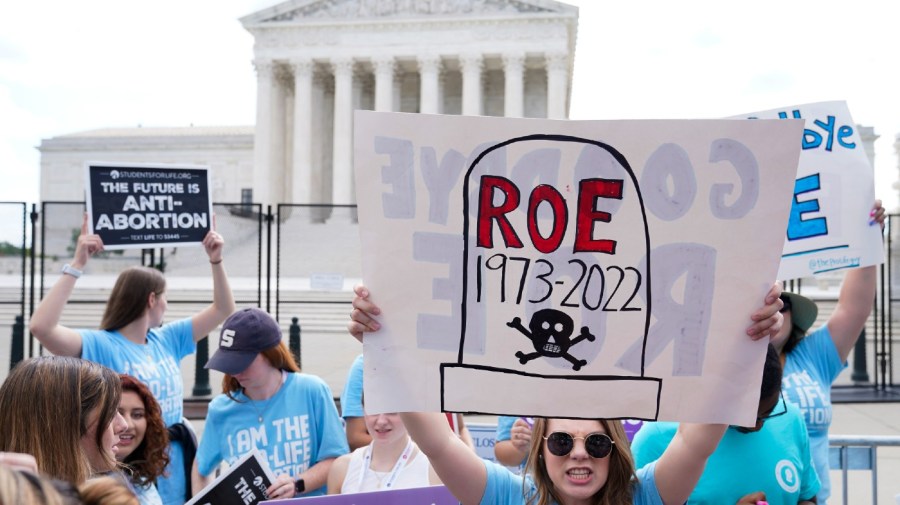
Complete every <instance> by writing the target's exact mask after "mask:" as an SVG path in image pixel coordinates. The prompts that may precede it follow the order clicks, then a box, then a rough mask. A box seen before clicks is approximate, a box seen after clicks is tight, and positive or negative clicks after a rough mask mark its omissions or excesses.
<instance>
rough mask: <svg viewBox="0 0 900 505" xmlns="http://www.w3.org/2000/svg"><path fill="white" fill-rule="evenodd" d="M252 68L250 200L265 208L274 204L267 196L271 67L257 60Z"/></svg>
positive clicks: (270, 135)
mask: <svg viewBox="0 0 900 505" xmlns="http://www.w3.org/2000/svg"><path fill="white" fill-rule="evenodd" d="M253 66H254V67H255V68H256V129H255V133H254V137H253V201H254V202H255V203H261V204H263V212H265V211H266V208H265V206H266V205H268V204H272V203H274V202H273V201H272V196H271V187H270V171H271V169H272V167H271V164H272V150H271V144H272V108H273V107H272V86H273V84H274V80H275V79H274V76H275V66H274V65H273V64H272V62H271V61H266V60H257V61H254V62H253Z"/></svg>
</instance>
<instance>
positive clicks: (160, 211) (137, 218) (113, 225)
mask: <svg viewBox="0 0 900 505" xmlns="http://www.w3.org/2000/svg"><path fill="white" fill-rule="evenodd" d="M209 192H210V185H209V170H208V169H207V168H206V167H201V166H194V165H146V164H122V163H98V162H88V163H86V164H85V193H86V194H85V199H86V203H87V212H88V224H89V231H90V232H91V233H96V234H97V235H100V238H102V239H103V246H104V247H105V248H106V249H135V248H148V247H156V246H162V245H171V244H178V245H191V244H200V243H201V242H202V241H203V237H205V236H206V233H207V232H208V231H209V230H210V227H211V226H212V200H211V198H210V193H209Z"/></svg>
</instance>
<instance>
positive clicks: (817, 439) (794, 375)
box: [781, 326, 847, 505]
mask: <svg viewBox="0 0 900 505" xmlns="http://www.w3.org/2000/svg"><path fill="white" fill-rule="evenodd" d="M846 367H847V363H846V362H843V363H842V362H841V357H840V356H839V355H838V350H837V347H835V345H834V340H833V339H832V338H831V333H830V332H829V331H828V326H823V327H821V328H819V329H818V330H816V331H814V332H812V333H810V334H809V335H807V336H806V338H804V339H803V340H801V341H800V342H799V343H798V344H797V347H795V348H794V349H793V350H792V351H791V352H789V353H788V354H787V357H786V359H785V362H784V375H783V377H782V379H781V385H782V389H783V390H784V397H785V398H786V399H787V400H788V401H789V402H791V403H793V404H794V405H796V406H797V407H798V408H799V409H800V413H801V415H802V416H803V420H804V421H805V422H806V429H807V431H808V432H809V445H810V451H811V452H812V458H813V463H814V464H815V467H816V472H818V474H819V480H820V481H821V482H822V488H821V489H820V490H819V494H818V495H817V496H816V498H817V501H818V503H819V505H824V504H825V503H826V500H828V497H829V496H830V495H831V479H830V478H829V474H828V429H829V427H830V426H831V415H832V408H831V384H832V383H833V382H834V381H835V379H837V376H838V375H839V374H840V373H841V371H842V370H843V369H844V368H846Z"/></svg>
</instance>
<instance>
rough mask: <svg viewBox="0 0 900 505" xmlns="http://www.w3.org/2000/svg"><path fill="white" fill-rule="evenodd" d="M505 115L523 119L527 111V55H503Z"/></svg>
mask: <svg viewBox="0 0 900 505" xmlns="http://www.w3.org/2000/svg"><path fill="white" fill-rule="evenodd" d="M503 72H504V74H503V75H504V77H503V80H504V85H505V89H504V93H503V115H504V116H506V117H522V116H523V115H524V110H525V86H524V79H525V53H507V54H504V55H503Z"/></svg>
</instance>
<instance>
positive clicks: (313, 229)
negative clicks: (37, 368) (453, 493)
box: [0, 202, 900, 401]
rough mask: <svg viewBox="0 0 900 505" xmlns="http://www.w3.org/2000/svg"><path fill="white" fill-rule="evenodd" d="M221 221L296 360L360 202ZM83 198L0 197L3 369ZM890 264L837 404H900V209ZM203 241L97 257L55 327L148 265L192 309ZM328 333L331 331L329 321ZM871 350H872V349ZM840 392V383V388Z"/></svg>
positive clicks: (349, 240) (242, 290) (349, 253)
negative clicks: (129, 270) (898, 321)
mask: <svg viewBox="0 0 900 505" xmlns="http://www.w3.org/2000/svg"><path fill="white" fill-rule="evenodd" d="M214 212H215V214H216V226H217V229H218V230H219V231H220V232H221V233H222V235H223V236H224V237H225V239H226V249H225V257H226V259H227V263H226V264H227V268H228V274H229V279H230V281H231V283H232V289H233V291H234V293H235V301H236V303H237V304H238V306H250V305H252V306H257V307H262V308H264V309H266V310H267V311H268V312H270V313H271V314H273V315H274V316H275V318H276V319H277V320H278V321H279V322H280V323H282V325H283V326H285V327H287V328H288V334H289V342H290V346H291V349H292V350H293V351H294V352H295V353H296V354H297V357H298V359H301V358H302V356H301V349H302V348H303V346H302V345H301V334H302V333H301V326H300V324H301V323H300V322H301V321H302V325H303V328H302V329H303V331H306V330H307V329H310V328H311V329H313V330H316V329H320V330H321V329H324V328H332V329H333V328H334V327H336V326H343V324H345V322H346V313H347V311H346V309H347V308H348V307H347V304H348V302H349V301H350V295H349V294H348V291H347V288H348V287H349V286H351V285H352V284H353V283H354V282H356V281H357V280H358V279H360V278H361V276H362V273H361V266H360V265H361V250H360V242H359V230H358V225H357V214H356V207H355V206H352V205H343V206H341V205H336V206H332V205H293V204H279V205H277V206H276V207H275V209H274V212H273V208H272V207H271V206H268V207H266V208H263V206H262V205H260V204H247V203H215V204H214ZM83 213H84V203H83V202H44V203H42V204H41V205H40V207H38V206H37V205H30V206H29V205H28V204H26V203H24V202H0V217H2V218H3V221H2V222H3V223H4V228H5V235H4V236H3V237H2V240H0V359H3V358H5V359H4V361H6V363H2V362H0V371H2V372H4V373H2V374H0V375H3V376H5V371H6V370H4V368H5V366H4V365H6V364H8V365H9V368H11V367H12V366H14V365H15V363H17V362H18V361H20V360H22V359H24V358H26V357H30V356H35V355H38V354H40V353H41V352H42V351H41V349H40V345H39V344H38V343H36V341H35V340H34V339H32V338H31V337H30V335H28V332H27V327H26V322H27V320H28V317H29V316H30V315H31V313H32V312H33V311H34V308H35V307H36V304H37V303H39V301H40V299H41V298H42V297H43V296H44V294H45V293H46V291H47V290H48V289H49V288H50V286H51V285H52V280H53V279H55V276H57V275H58V272H59V270H60V268H61V266H62V265H63V264H64V263H66V262H67V261H69V260H70V259H71V257H72V255H73V254H74V248H75V242H76V240H77V238H78V234H79V232H80V229H81V222H82V216H83ZM887 230H888V231H887V233H886V234H885V236H886V239H885V251H886V257H887V261H886V263H885V264H884V265H882V266H881V267H880V282H879V289H878V295H877V300H876V305H875V310H874V311H873V313H872V316H871V318H870V321H869V324H868V325H867V330H866V335H865V338H862V339H860V343H859V344H858V346H857V348H856V350H855V352H854V357H853V362H852V363H853V365H852V366H853V378H852V382H853V384H852V385H848V386H846V387H844V388H836V393H835V401H873V400H874V401H898V400H900V396H898V394H900V391H898V389H897V386H898V385H897V383H896V379H895V377H894V373H893V368H894V360H893V356H894V353H893V347H894V345H895V344H896V341H895V329H894V323H893V322H894V313H893V311H894V305H895V304H896V303H898V302H900V300H898V299H895V297H894V292H893V286H894V285H895V284H897V285H900V278H895V276H897V275H900V273H897V272H895V269H894V268H893V264H894V258H895V256H898V255H900V251H898V252H897V253H895V251H894V241H893V240H892V239H891V236H892V235H893V233H891V230H895V231H900V215H891V216H889V217H888V221H887ZM205 263H206V261H205V256H204V253H203V251H202V249H201V248H196V247H195V248H177V247H164V248H155V249H144V250H124V251H109V252H105V253H103V254H101V255H99V256H97V257H95V258H92V260H91V261H90V263H89V264H88V267H87V268H86V271H87V273H89V274H90V275H88V276H86V277H85V279H86V280H89V282H87V283H85V282H79V289H78V290H76V292H75V293H74V294H73V297H72V298H71V299H70V301H69V305H68V308H67V310H66V312H65V314H64V317H63V320H62V321H61V323H62V324H66V325H69V326H73V327H96V326H97V324H98V321H99V317H98V316H97V314H98V312H102V307H103V306H104V305H105V303H106V297H107V296H108V290H109V288H110V287H111V286H112V283H113V281H114V279H115V276H116V275H117V273H118V272H119V271H121V270H122V269H123V268H125V267H127V266H131V265H145V266H154V267H156V268H159V269H160V270H162V271H164V272H165V273H166V277H167V279H169V280H170V281H169V282H170V289H169V304H170V309H169V310H170V312H174V313H175V314H174V316H176V317H177V315H178V313H179V311H180V312H181V313H186V314H190V313H193V312H195V310H196V307H198V306H202V305H206V304H209V303H211V301H212V291H211V289H209V288H208V287H206V286H205V285H204V283H205V282H211V281H210V280H209V274H208V272H205V271H198V270H197V265H201V264H205ZM808 286H809V281H806V284H804V283H803V282H801V281H791V282H789V283H788V285H787V289H791V290H795V291H800V292H803V291H804V289H808ZM332 331H333V330H332ZM870 351H871V353H870ZM207 356H208V346H207V343H206V340H204V341H201V343H200V344H199V345H198V352H197V357H196V366H195V367H194V374H195V377H194V388H193V393H194V395H196V396H205V395H209V394H210V386H209V376H208V375H207V374H206V370H205V369H204V368H203V366H202V365H203V364H204V363H205V361H206V357H207ZM845 390H846V391H845Z"/></svg>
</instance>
